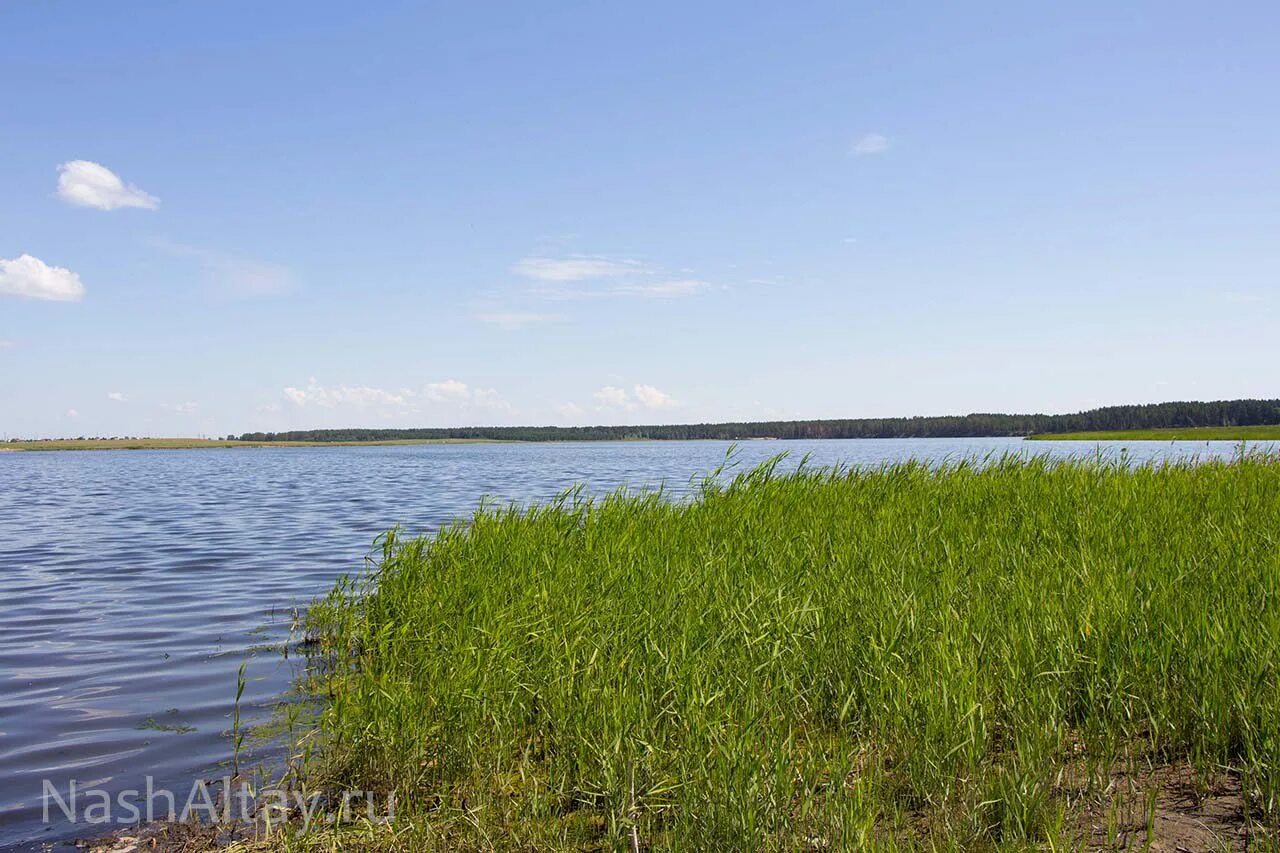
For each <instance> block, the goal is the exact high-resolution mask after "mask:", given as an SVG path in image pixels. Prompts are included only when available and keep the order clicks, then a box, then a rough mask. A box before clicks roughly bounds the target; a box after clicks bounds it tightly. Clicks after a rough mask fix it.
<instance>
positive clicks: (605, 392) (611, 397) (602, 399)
mask: <svg viewBox="0 0 1280 853" xmlns="http://www.w3.org/2000/svg"><path fill="white" fill-rule="evenodd" d="M591 396H593V397H595V398H596V401H597V402H599V403H600V405H602V406H608V407H609V408H613V409H627V408H631V407H632V403H631V400H630V399H629V398H628V397H627V392H626V391H624V390H622V389H621V388H616V387H614V386H613V385H606V386H604V387H603V388H601V389H600V390H599V391H597V392H596V393H595V394H593V395H591Z"/></svg>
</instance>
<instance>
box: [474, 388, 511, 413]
mask: <svg viewBox="0 0 1280 853" xmlns="http://www.w3.org/2000/svg"><path fill="white" fill-rule="evenodd" d="M471 402H472V403H474V404H475V405H476V406H478V407H480V408H482V409H498V410H500V411H510V410H511V404H510V403H508V402H507V401H506V400H504V399H502V398H501V397H499V396H498V392H497V391H495V390H494V389H493V388H477V389H476V390H475V391H473V392H472V394H471Z"/></svg>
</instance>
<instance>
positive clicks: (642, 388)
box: [633, 385, 676, 409]
mask: <svg viewBox="0 0 1280 853" xmlns="http://www.w3.org/2000/svg"><path fill="white" fill-rule="evenodd" d="M633 390H634V391H635V395H636V399H637V400H639V401H640V404H641V405H643V406H645V407H647V408H650V409H665V408H667V407H668V406H674V405H675V402H676V401H675V400H673V399H671V395H670V394H667V393H665V392H663V391H659V390H658V389H657V388H654V387H653V386H652V385H637V386H636V387H635V388H634V389H633Z"/></svg>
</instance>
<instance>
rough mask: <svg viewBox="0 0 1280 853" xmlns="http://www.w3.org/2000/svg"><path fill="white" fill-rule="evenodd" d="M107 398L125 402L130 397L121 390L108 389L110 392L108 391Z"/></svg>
mask: <svg viewBox="0 0 1280 853" xmlns="http://www.w3.org/2000/svg"><path fill="white" fill-rule="evenodd" d="M107 399H108V400H115V401H116V402H117V403H123V402H125V401H126V400H128V399H129V398H128V397H126V396H125V395H124V394H123V393H122V392H120V391H108V392H107Z"/></svg>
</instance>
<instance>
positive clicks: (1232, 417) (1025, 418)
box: [228, 400, 1280, 442]
mask: <svg viewBox="0 0 1280 853" xmlns="http://www.w3.org/2000/svg"><path fill="white" fill-rule="evenodd" d="M1266 424H1280V400H1216V401H1213V402H1187V401H1183V402H1172V403H1147V404H1142V405H1132V406H1104V407H1102V408H1099V409H1090V410H1088V411H1084V412H1076V413H1074V414H1065V415H1006V414H990V413H975V414H969V415H941V416H934V417H909V418H840V419H828V420H807V421H741V422H734V423H714V424H649V425H639V426H581V427H560V426H489V427H485V426H477V427H425V428H420V429H365V428H351V429H311V430H293V431H289V432H246V433H244V434H243V435H240V436H228V438H229V439H230V438H238V439H239V440H241V441H322V442H323V441H403V440H412V439H490V440H498V441H622V440H628V439H667V440H678V439H724V440H741V439H756V438H776V439H802V438H972V437H979V436H1025V435H1033V434H1036V433H1058V432H1085V431H1089V430H1126V429H1169V428H1173V427H1199V426H1257V425H1266Z"/></svg>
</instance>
